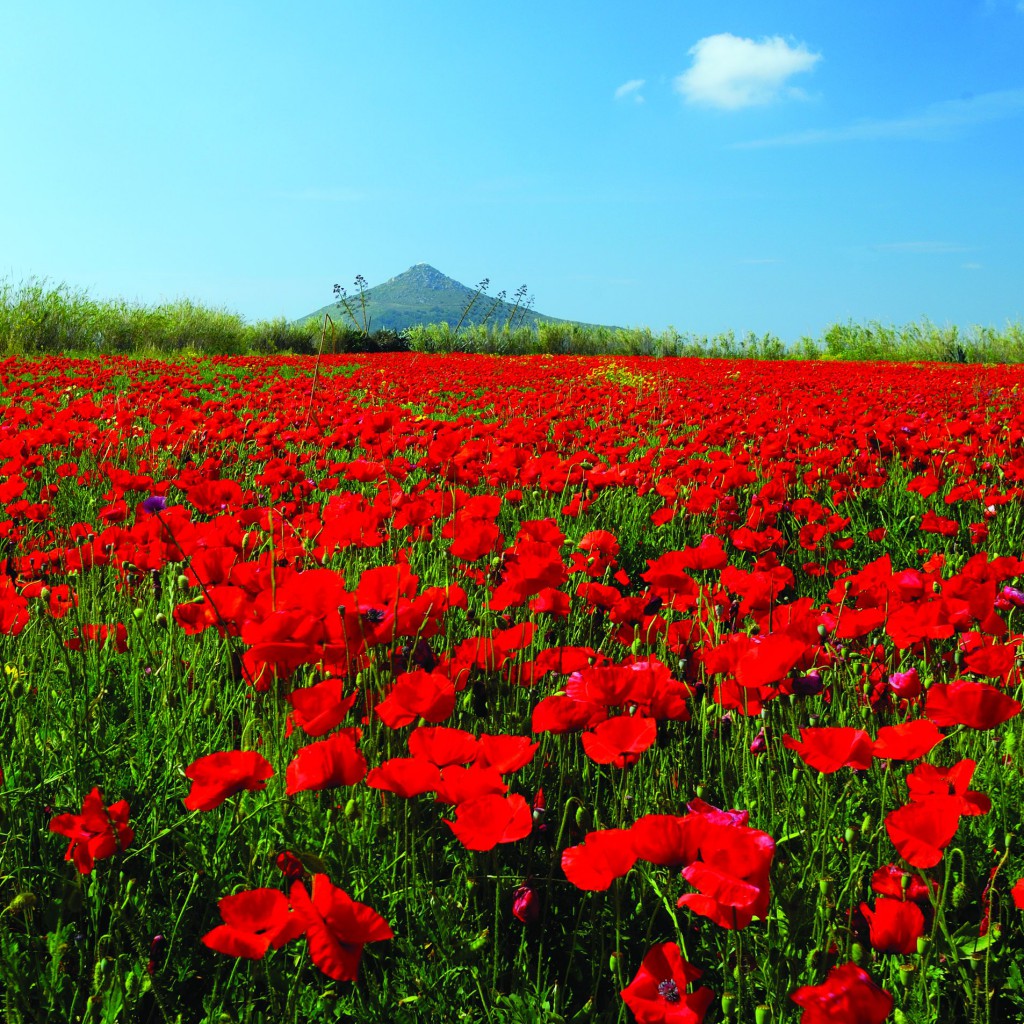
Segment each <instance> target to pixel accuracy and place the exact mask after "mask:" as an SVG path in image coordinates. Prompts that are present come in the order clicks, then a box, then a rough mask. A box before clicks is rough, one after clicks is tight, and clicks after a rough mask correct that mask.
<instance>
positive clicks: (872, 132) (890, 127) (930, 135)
mask: <svg viewBox="0 0 1024 1024" xmlns="http://www.w3.org/2000/svg"><path fill="white" fill-rule="evenodd" d="M1022 113H1024V89H1003V90H1000V91H999V92H985V93H981V94H979V95H977V96H971V97H969V98H967V99H960V100H946V101H944V102H942V103H934V104H932V105H931V106H930V107H926V108H925V109H924V110H923V111H921V113H919V114H911V115H909V116H907V117H892V118H868V119H865V120H863V121H854V122H853V123H852V124H847V125H843V126H841V127H839V128H817V129H812V130H811V131H806V132H792V133H791V134H789V135H776V136H774V137H772V138H769V139H755V140H753V141H750V142H737V143H734V144H733V147H732V148H733V149H763V148H765V147H768V146H809V145H814V144H816V143H823V142H875V141H878V140H883V139H920V140H924V141H929V140H941V139H948V138H952V137H953V136H954V135H956V134H957V132H958V131H959V130H960V129H963V128H968V127H970V126H971V125H976V124H984V123H986V122H989V121H1002V120H1005V119H1006V118H1010V117H1017V116H1019V115H1020V114H1022Z"/></svg>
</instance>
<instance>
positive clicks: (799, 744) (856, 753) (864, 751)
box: [782, 726, 871, 775]
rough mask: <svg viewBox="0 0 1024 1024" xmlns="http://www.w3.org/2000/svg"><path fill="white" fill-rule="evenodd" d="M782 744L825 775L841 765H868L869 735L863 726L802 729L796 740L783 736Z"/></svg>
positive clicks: (836, 769) (863, 766)
mask: <svg viewBox="0 0 1024 1024" xmlns="http://www.w3.org/2000/svg"><path fill="white" fill-rule="evenodd" d="M782 745H783V746H784V747H787V748H788V749H789V750H795V751H796V752H797V753H798V754H799V755H800V757H801V758H802V759H803V760H804V762H805V763H806V764H808V765H809V766H810V767H811V768H816V769H817V770H818V771H819V772H822V773H824V774H825V775H831V774H832V773H833V772H837V771H839V769H840V768H858V769H866V768H870V767H871V737H870V736H869V735H868V734H867V732H865V730H863V729H854V728H850V727H846V726H822V727H820V728H814V729H801V730H800V739H799V740H795V739H793V737H792V736H783V737H782Z"/></svg>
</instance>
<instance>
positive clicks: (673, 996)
mask: <svg viewBox="0 0 1024 1024" xmlns="http://www.w3.org/2000/svg"><path fill="white" fill-rule="evenodd" d="M658 995H659V996H661V998H662V999H664V1000H665V1002H666V1003H678V1002H679V986H678V985H677V984H676V983H675V982H674V981H673V980H672V979H671V978H666V979H665V980H664V981H663V982H661V983H660V984H659V985H658Z"/></svg>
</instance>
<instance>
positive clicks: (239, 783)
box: [184, 750, 274, 811]
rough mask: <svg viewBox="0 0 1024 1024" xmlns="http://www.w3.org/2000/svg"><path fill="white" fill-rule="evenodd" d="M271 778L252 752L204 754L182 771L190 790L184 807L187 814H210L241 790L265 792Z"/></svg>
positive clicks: (261, 759)
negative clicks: (190, 783) (209, 812)
mask: <svg viewBox="0 0 1024 1024" xmlns="http://www.w3.org/2000/svg"><path fill="white" fill-rule="evenodd" d="M273 774H274V769H273V768H272V767H271V765H270V762H269V761H268V760H267V759H266V758H265V757H264V756H263V755H262V754H258V753H256V751H255V750H225V751H219V752H218V753H215V754H207V755H206V756H205V757H200V758H198V759H197V760H195V761H193V762H192V763H191V764H190V765H189V766H188V767H187V768H186V769H185V778H187V779H191V780H192V788H191V789H190V790H189V793H188V796H187V797H185V800H184V803H185V807H186V809H187V810H190V811H212V810H213V808H215V807H219V806H220V805H221V804H222V803H224V801H225V800H227V798H228V797H229V796H234V794H235V793H240V792H241V791H242V790H243V789H266V788H267V782H266V780H267V779H269V778H270V777H271V776H272V775H273Z"/></svg>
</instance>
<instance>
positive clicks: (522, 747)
mask: <svg viewBox="0 0 1024 1024" xmlns="http://www.w3.org/2000/svg"><path fill="white" fill-rule="evenodd" d="M538 746H540V744H539V743H532V742H531V741H530V737H529V736H505V735H497V736H489V735H488V734H487V733H481V734H480V740H479V752H478V753H477V755H476V760H475V761H474V764H475V765H476V766H477V767H478V768H496V769H497V770H498V771H499V772H500V773H501V774H502V775H506V774H508V773H509V772H515V771H518V770H519V769H520V768H522V767H523V766H524V765H527V764H529V763H530V761H532V760H533V755H534V754H535V753H536V752H537V747H538Z"/></svg>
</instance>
